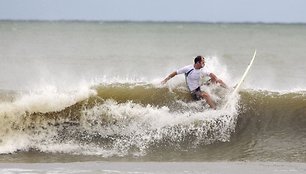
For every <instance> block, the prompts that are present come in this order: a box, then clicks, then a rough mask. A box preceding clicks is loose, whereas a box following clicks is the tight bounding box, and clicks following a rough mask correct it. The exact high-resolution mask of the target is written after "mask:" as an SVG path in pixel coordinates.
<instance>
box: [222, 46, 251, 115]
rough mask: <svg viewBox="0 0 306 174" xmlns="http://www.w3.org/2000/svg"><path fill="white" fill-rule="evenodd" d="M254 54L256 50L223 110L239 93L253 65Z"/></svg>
mask: <svg viewBox="0 0 306 174" xmlns="http://www.w3.org/2000/svg"><path fill="white" fill-rule="evenodd" d="M256 52H257V51H256V49H255V51H254V54H253V57H252V59H251V61H250V63H249V64H248V66H247V68H246V70H245V71H244V73H243V75H242V77H241V79H240V81H239V83H238V84H237V85H236V86H235V89H234V91H233V92H232V93H231V94H230V96H229V98H228V100H227V102H226V104H225V105H224V107H223V109H226V108H227V107H228V106H229V102H230V100H231V99H232V98H233V97H234V96H235V94H236V93H237V92H238V91H239V89H240V87H241V85H242V83H243V82H244V80H245V78H246V76H247V74H248V72H249V71H250V69H251V67H252V64H253V62H254V60H255V57H256Z"/></svg>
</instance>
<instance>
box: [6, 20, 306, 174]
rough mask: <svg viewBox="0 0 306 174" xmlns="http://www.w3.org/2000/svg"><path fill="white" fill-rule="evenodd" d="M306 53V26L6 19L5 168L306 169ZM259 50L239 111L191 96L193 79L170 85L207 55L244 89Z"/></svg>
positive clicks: (220, 96) (218, 92)
mask: <svg viewBox="0 0 306 174" xmlns="http://www.w3.org/2000/svg"><path fill="white" fill-rule="evenodd" d="M305 48H306V25H304V24H205V23H179V22H173V23H162V22H161V23H158V22H156V23H150V22H135V23H133V22H81V21H73V22H41V21H40V22H38V21H36V22H35V21H0V62H1V63H0V120H1V121H0V162H1V163H4V164H2V166H1V167H0V168H1V170H2V172H7V173H10V172H11V173H14V172H15V173H23V172H27V171H26V170H27V168H28V167H26V166H27V165H29V164H30V165H31V164H32V165H31V167H32V168H33V172H34V173H35V172H36V173H46V171H45V169H44V168H43V167H42V168H40V167H37V166H35V164H36V163H38V164H42V163H50V166H46V167H47V169H46V170H48V169H50V170H51V169H52V164H54V165H57V164H59V163H60V165H63V167H68V168H69V167H71V168H72V167H73V166H74V165H75V164H74V163H72V162H78V163H81V164H80V165H81V166H82V165H87V164H88V163H89V164H88V165H89V166H93V168H92V170H89V169H88V170H86V171H85V172H84V171H82V168H77V170H78V171H77V173H82V172H83V173H86V172H89V173H95V171H96V168H95V167H94V166H95V165H96V163H95V162H97V161H104V162H107V163H101V165H102V166H103V165H106V166H108V167H109V168H113V165H115V166H116V165H117V164H118V162H119V164H122V163H120V162H124V164H125V162H130V161H133V162H137V163H134V164H131V165H135V166H134V167H136V168H137V167H140V168H144V170H140V172H141V173H154V170H152V169H151V168H152V166H150V165H148V163H143V162H157V164H162V165H166V166H167V164H169V162H184V164H186V168H188V166H189V167H190V166H193V165H197V166H198V167H195V171H194V172H197V173H203V170H202V168H201V167H199V166H200V165H208V166H211V165H212V166H214V165H221V164H222V165H225V166H228V167H229V168H232V169H233V170H232V171H231V172H230V173H239V172H237V171H235V170H234V169H235V168H238V169H241V171H242V172H241V173H244V172H245V171H246V170H245V169H244V167H246V166H249V167H251V168H253V169H254V170H256V169H262V167H263V166H264V167H263V168H264V169H266V173H271V172H272V173H273V171H279V170H283V172H284V173H294V172H296V173H300V172H305V170H306V169H305V165H304V163H305V162H306V154H305V152H306V147H305V144H306V133H305V132H306V131H305V130H306V115H305V113H306V96H305V94H306V81H305V74H306V53H305ZM255 49H256V50H257V57H256V59H255V61H254V64H253V66H252V68H251V70H250V72H249V74H248V76H247V78H246V80H245V82H244V83H243V86H242V89H241V91H240V92H239V94H237V95H235V96H234V98H231V99H230V100H229V101H228V102H229V107H228V108H223V107H222V106H223V105H224V104H225V103H226V102H227V100H228V99H229V97H228V96H229V95H230V93H231V89H223V88H220V87H219V86H215V85H210V86H206V85H203V86H202V89H203V90H205V91H207V92H209V93H210V94H211V96H212V98H213V100H214V101H216V102H217V105H218V106H217V107H218V109H217V110H211V109H209V108H208V106H207V105H206V104H205V102H203V101H197V102H194V101H192V99H191V97H190V96H189V93H188V90H187V88H186V86H185V82H184V77H183V75H181V76H176V77H175V78H173V79H171V80H170V81H169V82H168V83H167V85H161V84H160V82H161V80H163V79H164V78H165V77H166V76H167V75H168V74H169V73H171V72H173V71H175V70H176V69H177V68H180V67H182V66H185V65H188V64H192V63H193V59H194V57H195V56H197V55H203V56H205V57H206V66H207V67H208V68H209V69H210V70H211V71H212V72H214V73H215V74H216V75H217V76H218V77H219V78H221V79H222V80H223V81H224V82H225V83H226V84H228V86H231V87H232V86H235V85H236V84H237V83H238V81H239V79H240V78H241V76H242V74H243V72H244V70H245V68H246V67H247V65H248V63H249V61H250V60H251V58H252V55H253V52H254V50H255ZM220 161H222V162H220ZM245 161H247V163H243V162H245ZM108 162H109V163H108ZM186 162H187V163H186ZM224 162H225V163H226V164H224ZM5 163H7V166H8V167H5V166H6V165H5ZM14 163H24V164H23V165H22V166H23V167H22V166H21V167H20V168H22V169H20V168H18V167H17V169H16V170H15V169H14V168H12V166H14ZM64 163H72V164H70V165H71V166H69V165H68V164H67V166H65V164H64ZM119 164H118V165H119ZM154 165H156V164H155V163H154V164H153V168H154ZM169 165H170V166H171V165H173V164H172V163H171V164H169ZM178 166H181V163H178V164H174V165H173V167H174V168H176V167H178ZM282 167H284V169H283V168H282ZM178 168H179V167H178ZM130 169H131V168H125V169H122V170H119V173H128V171H129V170H130ZM183 170H185V169H184V167H182V170H181V171H180V172H181V173H183ZM271 170H273V171H271ZM133 171H134V172H137V170H133ZM201 171H202V172H201ZM223 171H226V169H224V170H223ZM243 171H244V172H243ZM28 172H29V171H28ZM54 172H56V171H54ZM58 172H61V171H58ZM99 172H104V173H112V171H108V172H107V171H98V173H99ZM113 172H114V171H113ZM117 172H118V171H117ZM138 172H139V171H138ZM180 172H174V173H180ZM194 172H192V171H191V172H190V173H194ZM221 172H222V170H221ZM51 173H52V172H51ZM63 173H65V171H64V172H63ZM157 173H168V172H167V167H164V168H161V171H159V172H157ZM187 173H188V172H187ZM204 173H205V172H204ZM206 173H220V171H218V170H212V171H209V170H207V171H206Z"/></svg>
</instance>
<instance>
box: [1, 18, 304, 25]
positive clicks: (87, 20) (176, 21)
mask: <svg viewBox="0 0 306 174" xmlns="http://www.w3.org/2000/svg"><path fill="white" fill-rule="evenodd" d="M0 21H1V22H6V21H7V22H9V21H15V22H89V23H90V22H93V23H95V22H97V23H104V22H105V23H198V24H274V25H276V24H288V25H303V24H306V22H262V21H256V22H255V21H241V22H225V21H215V22H213V21H179V20H94V19H0Z"/></svg>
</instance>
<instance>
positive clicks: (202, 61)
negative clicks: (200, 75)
mask: <svg viewBox="0 0 306 174" xmlns="http://www.w3.org/2000/svg"><path fill="white" fill-rule="evenodd" d="M200 64H201V68H203V67H204V66H205V59H204V58H202V60H201V62H200Z"/></svg>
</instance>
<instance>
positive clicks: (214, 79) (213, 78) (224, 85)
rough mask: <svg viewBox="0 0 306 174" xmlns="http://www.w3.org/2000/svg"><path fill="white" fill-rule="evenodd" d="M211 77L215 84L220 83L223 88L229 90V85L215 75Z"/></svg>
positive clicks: (212, 74)
mask: <svg viewBox="0 0 306 174" xmlns="http://www.w3.org/2000/svg"><path fill="white" fill-rule="evenodd" d="M209 77H210V78H211V81H212V82H213V83H219V84H220V85H221V86H222V87H223V88H228V87H227V85H226V84H225V83H224V82H223V81H222V80H221V79H218V78H217V76H216V75H215V74H214V73H210V74H209Z"/></svg>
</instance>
